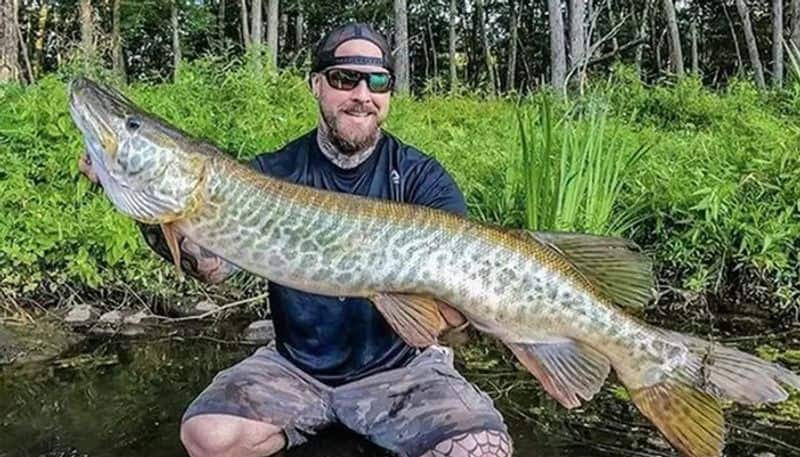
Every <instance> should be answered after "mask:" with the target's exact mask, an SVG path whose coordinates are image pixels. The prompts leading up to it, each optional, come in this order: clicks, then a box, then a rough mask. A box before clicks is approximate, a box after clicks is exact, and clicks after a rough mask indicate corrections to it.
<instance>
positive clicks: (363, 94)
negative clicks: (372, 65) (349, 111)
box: [350, 79, 372, 102]
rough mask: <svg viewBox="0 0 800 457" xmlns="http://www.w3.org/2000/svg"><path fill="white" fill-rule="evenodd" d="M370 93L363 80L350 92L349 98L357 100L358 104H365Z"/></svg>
mask: <svg viewBox="0 0 800 457" xmlns="http://www.w3.org/2000/svg"><path fill="white" fill-rule="evenodd" d="M371 95H372V93H371V92H370V91H369V87H367V82H366V81H364V80H363V79H362V80H361V81H359V82H358V84H357V85H356V87H354V88H353V90H351V91H350V97H351V98H352V99H354V100H358V101H360V102H366V101H369V100H371V98H370V96H371Z"/></svg>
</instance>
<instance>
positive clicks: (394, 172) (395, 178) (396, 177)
mask: <svg viewBox="0 0 800 457" xmlns="http://www.w3.org/2000/svg"><path fill="white" fill-rule="evenodd" d="M390 176H391V177H392V183H393V184H395V185H396V184H400V173H398V172H397V170H392V173H391V175H390Z"/></svg>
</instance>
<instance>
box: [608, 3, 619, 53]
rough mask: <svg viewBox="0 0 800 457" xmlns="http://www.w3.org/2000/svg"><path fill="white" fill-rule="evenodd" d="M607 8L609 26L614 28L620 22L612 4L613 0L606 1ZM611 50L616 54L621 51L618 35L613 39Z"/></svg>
mask: <svg viewBox="0 0 800 457" xmlns="http://www.w3.org/2000/svg"><path fill="white" fill-rule="evenodd" d="M606 8H607V9H608V24H609V26H610V27H614V26H615V25H616V24H617V22H618V20H617V17H616V15H615V14H614V5H612V4H611V0H606ZM611 49H612V51H613V52H616V51H617V49H619V40H617V35H616V34H614V35H613V36H612V37H611Z"/></svg>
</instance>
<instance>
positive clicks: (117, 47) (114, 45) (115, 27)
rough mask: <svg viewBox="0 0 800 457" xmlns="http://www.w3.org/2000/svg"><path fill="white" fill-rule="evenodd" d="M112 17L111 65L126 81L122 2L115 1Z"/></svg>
mask: <svg viewBox="0 0 800 457" xmlns="http://www.w3.org/2000/svg"><path fill="white" fill-rule="evenodd" d="M111 16H112V19H111V65H112V67H113V69H114V73H115V74H116V75H117V76H119V77H120V79H122V80H123V81H125V59H124V58H123V55H122V38H121V36H122V35H121V33H120V0H114V5H113V7H112V13H111Z"/></svg>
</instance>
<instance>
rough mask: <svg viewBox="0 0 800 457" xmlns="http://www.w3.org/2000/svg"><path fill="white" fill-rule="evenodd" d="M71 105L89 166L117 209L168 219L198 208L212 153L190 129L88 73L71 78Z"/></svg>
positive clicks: (144, 218) (148, 219)
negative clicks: (144, 107) (199, 145)
mask: <svg viewBox="0 0 800 457" xmlns="http://www.w3.org/2000/svg"><path fill="white" fill-rule="evenodd" d="M69 106H70V114H71V115H72V119H73V121H74V122H75V124H76V125H77V126H78V129H79V130H80V131H81V133H82V134H83V138H84V143H85V145H86V150H87V155H88V157H89V159H90V162H91V170H92V171H93V174H94V175H96V177H97V180H98V181H99V184H100V185H101V186H102V187H103V190H104V191H105V193H106V195H107V196H108V198H109V199H110V200H111V202H112V203H113V204H114V206H115V207H116V208H117V209H118V210H119V211H121V212H122V213H123V214H126V215H127V216H130V217H132V218H134V219H136V220H138V221H140V222H144V223H148V224H164V223H169V222H174V221H176V220H178V219H181V218H183V217H185V216H187V215H188V214H189V213H191V212H192V211H193V210H194V209H196V207H197V206H198V201H199V198H200V196H201V194H202V187H203V185H202V184H203V182H204V180H205V166H206V164H207V162H208V155H207V154H204V153H202V152H201V151H202V148H197V147H196V146H197V144H196V143H193V142H192V141H191V140H189V139H188V136H187V135H186V134H184V133H183V132H181V131H180V130H178V129H176V128H174V127H172V126H170V125H169V124H168V123H167V122H165V121H163V120H161V119H159V118H157V117H156V116H154V115H152V114H149V113H146V112H145V111H143V110H141V109H140V108H138V107H137V106H136V105H135V104H134V103H133V102H131V101H130V100H129V99H128V98H126V97H125V96H124V95H123V94H122V93H120V92H119V91H117V90H115V89H113V88H111V87H108V86H105V85H102V84H99V83H96V82H94V81H91V80H89V79H86V78H77V79H75V80H73V81H72V82H71V83H70V85H69Z"/></svg>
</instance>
